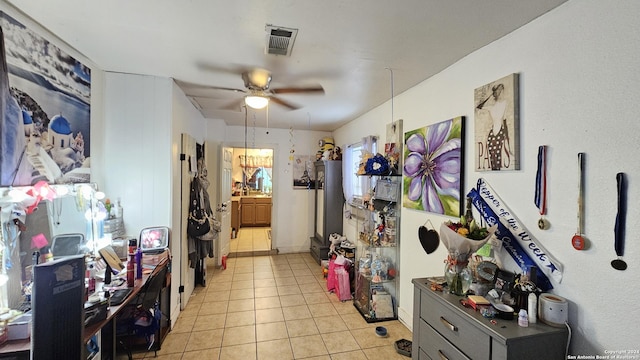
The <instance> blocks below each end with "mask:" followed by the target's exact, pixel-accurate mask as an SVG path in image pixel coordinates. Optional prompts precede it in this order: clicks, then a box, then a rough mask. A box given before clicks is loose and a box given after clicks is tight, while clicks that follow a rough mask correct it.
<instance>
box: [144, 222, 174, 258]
mask: <svg viewBox="0 0 640 360" xmlns="http://www.w3.org/2000/svg"><path fill="white" fill-rule="evenodd" d="M138 246H139V247H140V249H142V252H143V253H154V254H155V253H161V252H163V251H164V250H165V249H166V248H167V247H168V246H169V228H168V227H166V226H155V227H147V228H144V229H142V231H140V239H139V240H138Z"/></svg>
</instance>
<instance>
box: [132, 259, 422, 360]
mask: <svg viewBox="0 0 640 360" xmlns="http://www.w3.org/2000/svg"><path fill="white" fill-rule="evenodd" d="M207 274H208V277H209V279H207V284H208V285H207V287H206V288H203V287H196V289H195V291H194V294H193V295H192V297H191V299H190V300H189V303H188V306H187V308H186V309H185V310H184V311H182V312H181V313H180V315H179V317H178V321H177V323H176V324H175V326H174V328H173V330H172V331H171V332H170V333H169V335H168V336H167V338H166V340H165V342H164V343H163V345H162V349H161V350H160V351H159V352H158V357H157V358H155V359H158V360H166V359H172V360H178V359H181V360H188V359H221V360H230V359H242V360H251V359H273V360H286V359H316V360H338V359H349V360H358V359H363V360H367V359H368V360H374V359H380V360H383V359H384V360H389V359H401V360H406V359H408V358H407V357H404V356H401V355H399V354H397V353H396V351H395V349H394V346H393V344H394V342H395V341H396V340H398V339H403V338H404V339H409V340H410V339H411V332H410V331H409V330H408V329H407V328H406V327H405V326H404V325H403V324H402V323H401V322H399V321H387V322H382V323H377V324H376V323H373V324H368V323H366V322H365V321H364V320H363V318H362V316H361V315H360V313H359V312H358V311H357V310H356V309H355V307H354V306H353V303H352V302H351V301H347V302H340V301H338V298H337V297H336V295H335V294H331V293H329V292H327V291H326V280H325V279H324V278H323V276H322V272H321V269H320V266H319V265H318V264H317V263H316V262H315V261H314V260H313V258H312V257H311V256H310V255H309V253H302V254H283V255H272V256H249V257H237V258H230V259H229V260H228V266H227V269H226V270H220V269H215V268H214V267H209V271H208V272H207ZM380 325H381V326H385V327H386V328H387V330H388V332H389V336H388V337H386V338H381V337H378V336H376V334H375V330H374V328H375V327H376V326H380ZM153 355H154V354H153V352H150V353H148V354H146V356H145V354H137V355H136V356H135V358H137V359H141V358H153Z"/></svg>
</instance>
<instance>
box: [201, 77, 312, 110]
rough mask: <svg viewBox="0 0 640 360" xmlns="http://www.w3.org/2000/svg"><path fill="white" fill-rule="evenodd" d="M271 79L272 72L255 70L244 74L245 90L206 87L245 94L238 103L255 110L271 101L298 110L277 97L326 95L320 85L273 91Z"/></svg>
mask: <svg viewBox="0 0 640 360" xmlns="http://www.w3.org/2000/svg"><path fill="white" fill-rule="evenodd" d="M271 79H272V77H271V72H270V71H269V70H265V69H260V68H254V69H251V70H247V71H244V72H242V80H243V81H244V87H245V88H246V89H244V90H240V89H233V88H225V87H216V86H206V88H208V89H218V90H229V91H235V92H240V93H244V94H246V95H245V96H244V99H242V100H238V101H237V102H240V101H244V103H245V104H246V105H247V106H249V107H251V108H254V109H262V108H264V107H266V106H267V104H268V103H269V102H270V101H272V102H274V103H276V104H278V105H281V106H284V107H286V108H288V109H290V110H296V109H299V108H300V107H299V106H297V105H294V104H292V103H290V102H288V101H285V100H283V99H281V98H280V97H278V96H276V95H281V94H310V93H317V94H324V89H323V88H322V86H320V85H316V86H309V87H282V88H273V89H272V88H270V85H271ZM192 86H193V85H192ZM237 102H234V103H233V104H230V105H229V106H226V107H225V108H230V109H231V108H237V105H238V104H237Z"/></svg>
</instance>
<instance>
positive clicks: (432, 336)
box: [420, 321, 475, 360]
mask: <svg viewBox="0 0 640 360" xmlns="http://www.w3.org/2000/svg"><path fill="white" fill-rule="evenodd" d="M420 350H421V353H420V355H421V356H420V358H421V359H422V352H423V351H424V353H425V354H426V355H427V356H428V358H429V359H435V360H444V359H449V360H469V357H467V356H466V355H465V354H463V353H462V352H461V351H460V350H458V349H457V348H456V347H455V346H453V345H451V343H450V342H449V341H447V339H445V338H443V337H442V336H441V335H440V334H438V332H437V331H435V330H433V329H432V328H431V326H429V325H428V324H427V323H426V322H424V321H420ZM474 355H475V354H474ZM474 359H475V356H474Z"/></svg>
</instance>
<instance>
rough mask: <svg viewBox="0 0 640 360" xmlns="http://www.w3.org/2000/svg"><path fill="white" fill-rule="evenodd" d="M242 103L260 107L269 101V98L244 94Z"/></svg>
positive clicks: (256, 107)
mask: <svg viewBox="0 0 640 360" xmlns="http://www.w3.org/2000/svg"><path fill="white" fill-rule="evenodd" d="M244 103H245V104H247V106H249V107H252V108H254V109H262V108H264V107H265V106H267V104H268V103H269V98H268V97H264V96H256V95H249V96H245V98H244Z"/></svg>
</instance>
